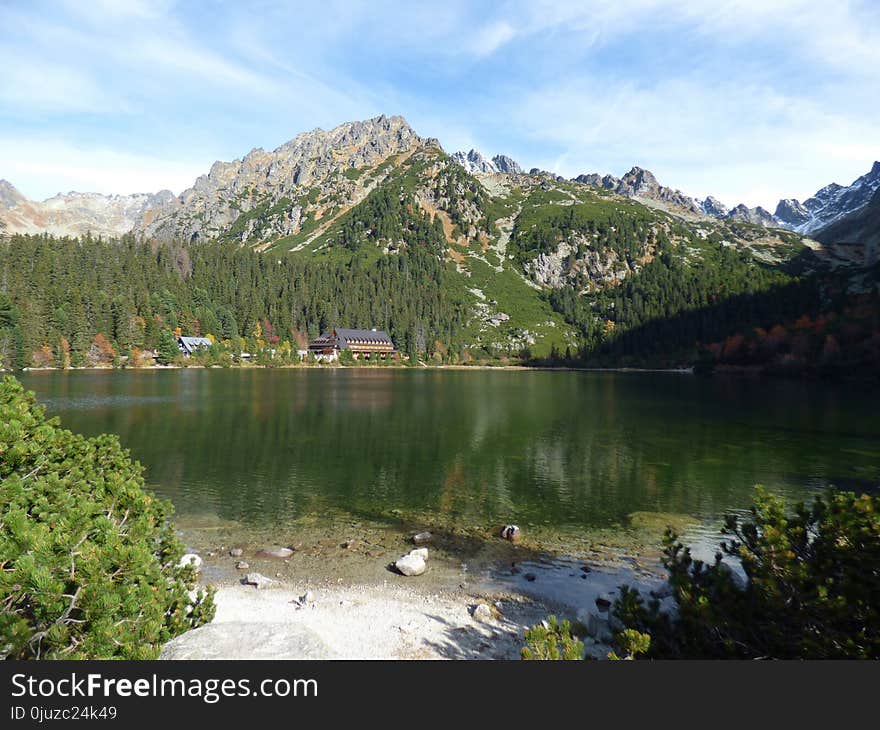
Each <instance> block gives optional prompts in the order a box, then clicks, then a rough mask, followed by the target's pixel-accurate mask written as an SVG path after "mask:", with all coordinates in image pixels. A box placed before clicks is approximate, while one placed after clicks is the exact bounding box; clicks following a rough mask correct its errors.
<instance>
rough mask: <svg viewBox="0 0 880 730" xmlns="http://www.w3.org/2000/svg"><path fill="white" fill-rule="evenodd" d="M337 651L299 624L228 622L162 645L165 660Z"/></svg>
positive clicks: (328, 655) (317, 655) (325, 655)
mask: <svg viewBox="0 0 880 730" xmlns="http://www.w3.org/2000/svg"><path fill="white" fill-rule="evenodd" d="M336 657H337V654H336V653H335V652H334V651H333V650H332V649H331V648H330V647H329V646H328V645H327V644H326V643H325V642H324V640H323V639H321V637H320V636H319V635H318V634H316V633H315V632H314V631H312V630H311V629H308V628H306V627H305V626H302V625H301V624H297V623H257V622H246V621H224V622H222V623H211V624H206V625H205V626H202V627H200V628H198V629H195V630H194V631H187V632H186V633H185V634H181V635H180V636H178V637H177V638H175V639H172V640H171V641H169V642H168V643H167V644H165V646H163V647H162V654H161V655H160V658H161V659H334V658H336Z"/></svg>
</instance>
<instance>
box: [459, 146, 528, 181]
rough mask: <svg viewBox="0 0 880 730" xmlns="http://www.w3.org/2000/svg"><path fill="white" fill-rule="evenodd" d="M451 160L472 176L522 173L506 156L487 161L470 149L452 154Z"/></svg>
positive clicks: (497, 156) (479, 153)
mask: <svg viewBox="0 0 880 730" xmlns="http://www.w3.org/2000/svg"><path fill="white" fill-rule="evenodd" d="M452 159H453V160H454V161H455V162H457V163H458V164H459V165H461V166H462V167H463V168H464V169H465V170H467V171H468V172H469V173H471V174H472V175H494V174H498V173H504V174H510V175H521V174H522V172H523V169H522V168H521V167H520V166H519V164H518V163H517V162H516V161H515V160H513V159H511V158H510V157H508V156H507V155H495V156H494V157H493V158H492V159H491V160H489V159H486V158H485V157H484V156H483V153H482V152H480V151H479V150H474V149H472V150H471V151H470V152H463V151H461V150H459V151H458V152H454V153H453V154H452Z"/></svg>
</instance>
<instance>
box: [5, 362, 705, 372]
mask: <svg viewBox="0 0 880 730" xmlns="http://www.w3.org/2000/svg"><path fill="white" fill-rule="evenodd" d="M165 370H321V371H323V370H362V371H383V370H403V371H408V370H415V371H419V370H465V371H466V370H479V371H493V370H496V371H507V370H512V371H524V372H529V371H531V372H573V373H665V374H670V375H694V369H693V367H683V368H634V367H614V368H589V367H583V368H579V367H565V366H554V367H542V366H539V365H436V364H432V365H429V364H426V363H420V364H419V365H338V364H334V365H293V364H291V365H251V364H248V365H230V366H223V365H152V366H150V367H141V368H126V367H121V368H116V367H108V366H97V365H96V366H82V367H70V368H56V367H26V368H22V369H21V370H8V369H6V368H0V372H3V373H16V372H21V373H52V372H59V373H68V372H161V371H165Z"/></svg>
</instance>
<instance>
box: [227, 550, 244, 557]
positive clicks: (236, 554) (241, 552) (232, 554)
mask: <svg viewBox="0 0 880 730" xmlns="http://www.w3.org/2000/svg"><path fill="white" fill-rule="evenodd" d="M242 555H244V550H242V549H241V548H232V550H230V551H229V556H230V557H232V558H240V557H241V556H242Z"/></svg>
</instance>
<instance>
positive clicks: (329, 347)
mask: <svg viewBox="0 0 880 730" xmlns="http://www.w3.org/2000/svg"><path fill="white" fill-rule="evenodd" d="M343 350H349V351H350V352H351V354H352V355H353V356H354V357H355V358H356V359H360V358H363V359H364V360H371V359H381V360H385V359H388V358H396V357H397V350H395V349H394V343H393V342H392V341H391V338H390V337H389V336H388V333H387V332H384V331H383V330H375V329H373V330H349V329H342V328H337V329H334V330H331V331H330V332H326V333H324V334H323V335H321V336H320V337H317V338H315V339H314V340H312V341H311V342H310V343H309V352H310V353H311V354H312V355H314V356H315V357H316V358H322V359H327V360H335V359H336V358H337V357H339V354H340V353H341V352H342V351H343Z"/></svg>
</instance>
